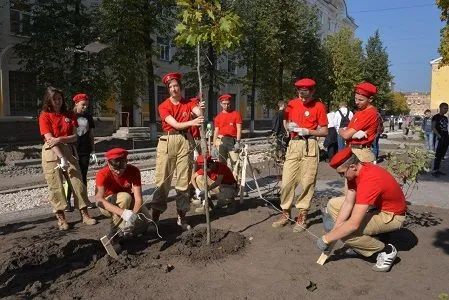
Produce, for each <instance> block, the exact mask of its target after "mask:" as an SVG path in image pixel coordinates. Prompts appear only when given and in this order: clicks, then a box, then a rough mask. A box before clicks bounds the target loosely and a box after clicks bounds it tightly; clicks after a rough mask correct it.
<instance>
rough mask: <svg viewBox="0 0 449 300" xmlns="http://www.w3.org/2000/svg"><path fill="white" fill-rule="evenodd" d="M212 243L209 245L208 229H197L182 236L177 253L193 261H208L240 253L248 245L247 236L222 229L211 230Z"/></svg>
mask: <svg viewBox="0 0 449 300" xmlns="http://www.w3.org/2000/svg"><path fill="white" fill-rule="evenodd" d="M210 241H211V242H210V245H208V244H207V228H206V227H195V228H194V229H192V230H189V231H186V232H184V233H183V234H182V235H181V241H180V243H178V244H177V251H179V254H181V255H184V256H187V257H188V258H189V259H191V260H195V261H206V260H215V259H221V258H225V257H226V256H229V255H231V254H235V253H238V252H240V251H242V250H243V248H244V247H245V245H246V240H245V236H244V235H242V234H241V233H238V232H233V231H225V230H220V229H211V233H210Z"/></svg>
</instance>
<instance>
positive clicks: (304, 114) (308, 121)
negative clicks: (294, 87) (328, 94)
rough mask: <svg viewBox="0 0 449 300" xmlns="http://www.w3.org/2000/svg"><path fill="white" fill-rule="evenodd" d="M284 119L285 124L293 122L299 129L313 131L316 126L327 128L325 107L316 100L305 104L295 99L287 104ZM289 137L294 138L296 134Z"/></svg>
mask: <svg viewBox="0 0 449 300" xmlns="http://www.w3.org/2000/svg"><path fill="white" fill-rule="evenodd" d="M284 119H285V120H287V122H295V123H296V124H298V126H299V127H301V128H307V129H312V130H315V129H317V127H318V125H319V126H320V127H327V123H328V122H327V112H326V106H325V105H324V104H323V103H321V102H319V101H316V100H313V101H311V102H309V103H307V104H304V102H303V101H302V100H301V99H299V98H295V99H292V100H290V101H289V102H288V104H287V108H286V109H285V113H284ZM290 135H291V136H292V137H293V136H296V135H297V134H296V133H290Z"/></svg>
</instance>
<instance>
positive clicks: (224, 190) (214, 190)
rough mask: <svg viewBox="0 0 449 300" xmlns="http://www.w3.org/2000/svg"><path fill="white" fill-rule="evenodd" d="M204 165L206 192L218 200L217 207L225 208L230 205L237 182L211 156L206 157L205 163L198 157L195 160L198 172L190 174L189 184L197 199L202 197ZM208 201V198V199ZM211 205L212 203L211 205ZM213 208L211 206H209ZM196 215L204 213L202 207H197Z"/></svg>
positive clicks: (222, 165)
mask: <svg viewBox="0 0 449 300" xmlns="http://www.w3.org/2000/svg"><path fill="white" fill-rule="evenodd" d="M204 163H206V164H207V186H208V190H209V192H210V194H211V196H212V195H214V196H216V197H217V199H218V202H217V206H225V205H227V204H230V203H232V200H233V199H234V197H235V195H236V191H237V189H236V188H237V181H235V178H234V175H233V174H232V171H231V170H230V169H229V168H228V166H227V165H226V164H224V163H221V162H218V161H217V162H215V161H214V160H212V157H211V156H207V157H206V162H205V161H204V156H202V155H200V156H198V159H197V165H198V170H197V171H196V172H195V173H193V174H192V179H191V183H192V185H193V187H194V188H195V193H196V195H197V197H198V198H203V197H204V190H205V188H204V186H205V185H204V183H205V178H204V170H203V166H204ZM209 199H210V198H209ZM211 204H212V203H211ZM209 207H210V208H212V207H213V204H212V205H210V206H209ZM195 211H196V212H198V213H204V204H203V207H199V208H197V209H196V210H195Z"/></svg>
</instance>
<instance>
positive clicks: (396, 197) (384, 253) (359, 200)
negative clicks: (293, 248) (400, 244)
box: [317, 147, 407, 272]
mask: <svg viewBox="0 0 449 300" xmlns="http://www.w3.org/2000/svg"><path fill="white" fill-rule="evenodd" d="M329 165H330V166H331V167H332V168H334V169H336V170H337V172H338V174H340V176H343V177H345V178H346V179H347V181H348V190H347V192H346V196H345V197H338V198H332V199H331V200H329V203H328V204H327V212H328V214H329V215H328V216H324V217H323V219H326V217H330V220H331V221H333V224H332V222H329V223H330V224H329V223H328V222H324V223H325V224H326V223H327V224H328V226H327V228H326V230H330V232H328V233H327V234H325V235H324V236H322V237H321V238H320V239H318V241H317V246H318V248H320V249H321V250H322V251H323V252H326V251H328V250H329V244H330V243H332V242H335V241H337V240H342V241H343V242H344V243H345V244H346V245H347V246H348V247H350V248H348V249H347V250H346V252H345V254H348V255H359V254H360V255H362V256H365V257H370V256H372V255H374V254H377V263H376V264H375V265H374V266H373V270H374V271H379V272H387V271H389V270H390V268H391V266H392V265H393V263H394V261H395V259H396V256H397V251H396V248H395V247H394V246H393V245H392V244H387V245H385V244H384V243H383V242H381V241H379V240H378V239H377V238H376V237H375V236H376V235H378V234H380V233H385V232H391V231H395V230H398V229H400V228H401V227H402V224H403V222H404V220H405V212H406V209H407V207H406V203H405V196H404V193H403V192H402V190H401V187H400V186H399V184H398V183H397V181H396V180H395V178H394V177H393V176H392V175H391V174H390V173H389V172H388V171H386V170H385V169H384V168H382V167H380V166H376V165H374V164H372V163H368V162H360V160H359V159H358V158H357V156H356V155H355V154H354V153H353V152H352V150H351V148H350V147H347V148H344V149H343V150H341V151H339V152H338V153H337V154H336V155H335V156H334V157H333V158H332V160H331V161H330V162H329Z"/></svg>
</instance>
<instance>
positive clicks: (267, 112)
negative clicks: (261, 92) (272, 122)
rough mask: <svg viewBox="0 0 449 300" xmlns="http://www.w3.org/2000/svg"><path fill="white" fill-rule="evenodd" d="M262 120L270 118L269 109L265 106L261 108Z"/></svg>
mask: <svg viewBox="0 0 449 300" xmlns="http://www.w3.org/2000/svg"><path fill="white" fill-rule="evenodd" d="M263 118H264V119H269V118H270V109H269V108H268V106H266V105H264V106H263Z"/></svg>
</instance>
